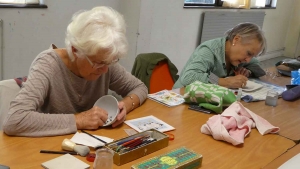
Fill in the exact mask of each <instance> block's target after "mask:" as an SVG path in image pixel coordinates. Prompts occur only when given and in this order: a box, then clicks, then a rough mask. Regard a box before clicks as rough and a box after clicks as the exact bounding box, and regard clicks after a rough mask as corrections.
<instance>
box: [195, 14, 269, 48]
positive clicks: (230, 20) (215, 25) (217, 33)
mask: <svg viewBox="0 0 300 169" xmlns="http://www.w3.org/2000/svg"><path fill="white" fill-rule="evenodd" d="M264 18H265V12H262V11H253V12H217V11H210V12H204V14H203V19H202V31H201V37H200V39H201V40H200V43H202V42H205V41H207V40H210V39H214V38H218V37H222V36H224V33H225V32H226V31H227V30H229V29H231V28H233V27H234V26H235V25H237V24H239V23H242V22H252V23H255V24H257V25H258V26H260V27H261V28H262V26H263V22H264Z"/></svg>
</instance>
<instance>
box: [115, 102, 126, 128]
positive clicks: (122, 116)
mask: <svg viewBox="0 0 300 169" xmlns="http://www.w3.org/2000/svg"><path fill="white" fill-rule="evenodd" d="M119 109H120V113H119V114H118V116H117V120H116V121H115V122H114V123H113V124H112V127H116V126H118V125H120V124H121V123H123V122H124V121H125V120H126V114H127V111H126V107H125V104H124V102H122V101H120V102H119Z"/></svg>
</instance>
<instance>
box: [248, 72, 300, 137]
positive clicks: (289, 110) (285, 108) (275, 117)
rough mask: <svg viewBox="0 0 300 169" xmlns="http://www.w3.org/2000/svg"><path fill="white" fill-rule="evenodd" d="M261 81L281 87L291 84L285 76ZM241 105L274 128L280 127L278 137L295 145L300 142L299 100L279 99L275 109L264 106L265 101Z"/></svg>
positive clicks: (267, 77) (266, 77)
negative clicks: (280, 136)
mask: <svg viewBox="0 0 300 169" xmlns="http://www.w3.org/2000/svg"><path fill="white" fill-rule="evenodd" d="M270 70H274V68H272V69H270ZM261 80H262V81H266V82H271V83H274V84H277V85H280V86H283V87H285V85H287V84H290V83H291V78H290V77H286V76H281V77H276V78H275V79H272V78H271V77H269V76H264V77H262V78H261ZM242 103H243V105H244V106H245V107H247V108H248V109H250V110H251V111H253V112H254V113H256V114H258V115H259V116H261V117H263V118H264V119H266V120H267V121H269V122H270V123H271V124H273V125H274V126H277V127H280V132H279V134H280V135H282V136H284V137H286V138H289V139H291V140H293V141H295V142H297V143H298V142H299V141H300V100H296V101H293V102H290V101H285V100H283V99H282V98H279V99H278V102H277V106H276V107H272V106H267V105H265V101H259V102H251V103H245V102H242Z"/></svg>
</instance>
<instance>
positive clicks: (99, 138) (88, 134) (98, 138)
mask: <svg viewBox="0 0 300 169" xmlns="http://www.w3.org/2000/svg"><path fill="white" fill-rule="evenodd" d="M81 132H83V133H85V134H87V135H89V136H91V137H93V138H94V139H97V140H98V141H101V142H102V143H104V144H106V143H107V142H106V141H103V140H101V139H100V138H98V137H95V136H93V135H91V134H90V133H88V132H86V131H84V130H81Z"/></svg>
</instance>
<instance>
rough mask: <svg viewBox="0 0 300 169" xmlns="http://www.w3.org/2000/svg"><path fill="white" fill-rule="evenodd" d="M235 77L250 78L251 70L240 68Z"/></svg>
mask: <svg viewBox="0 0 300 169" xmlns="http://www.w3.org/2000/svg"><path fill="white" fill-rule="evenodd" d="M234 73H235V75H243V76H246V77H249V76H250V74H251V72H250V70H248V69H246V68H243V67H238V68H237V69H236V70H235V71H234Z"/></svg>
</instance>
